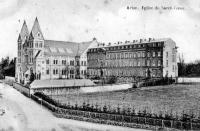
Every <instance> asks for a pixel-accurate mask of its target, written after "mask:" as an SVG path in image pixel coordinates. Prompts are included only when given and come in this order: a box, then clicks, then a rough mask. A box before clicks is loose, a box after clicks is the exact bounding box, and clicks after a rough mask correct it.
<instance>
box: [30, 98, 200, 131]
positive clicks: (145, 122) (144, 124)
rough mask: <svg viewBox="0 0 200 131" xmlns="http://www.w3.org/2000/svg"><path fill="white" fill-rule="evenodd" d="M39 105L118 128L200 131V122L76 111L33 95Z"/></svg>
mask: <svg viewBox="0 0 200 131" xmlns="http://www.w3.org/2000/svg"><path fill="white" fill-rule="evenodd" d="M31 98H32V99H34V100H35V101H36V102H38V103H39V104H42V105H44V106H45V107H47V108H48V109H50V110H51V111H53V113H54V115H55V116H57V117H61V118H68V119H76V120H83V121H89V122H95V123H101V124H110V125H117V126H126V127H131V128H145V129H153V130H155V129H157V128H174V129H180V130H200V123H199V122H183V121H180V120H166V119H161V118H152V117H141V116H137V115H123V114H110V113H99V112H91V111H81V110H75V109H64V108H59V107H56V106H54V105H52V104H50V103H48V102H46V101H44V100H42V99H41V98H39V97H37V96H34V95H31Z"/></svg>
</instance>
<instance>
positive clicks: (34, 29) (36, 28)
mask: <svg viewBox="0 0 200 131" xmlns="http://www.w3.org/2000/svg"><path fill="white" fill-rule="evenodd" d="M38 33H40V35H41V38H42V39H44V37H43V34H42V31H41V28H40V25H39V22H38V19H37V17H36V18H35V21H34V24H33V27H32V30H31V35H32V36H33V38H35V37H36V36H37V35H38Z"/></svg>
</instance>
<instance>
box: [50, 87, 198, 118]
mask: <svg viewBox="0 0 200 131" xmlns="http://www.w3.org/2000/svg"><path fill="white" fill-rule="evenodd" d="M53 99H55V100H57V101H59V102H60V103H64V104H68V102H70V104H71V105H75V104H76V103H78V105H82V103H83V102H86V103H90V104H93V105H95V104H96V103H97V104H98V105H101V106H102V107H103V106H104V105H107V106H108V105H109V106H108V107H109V108H110V109H113V108H115V109H116V108H117V107H118V106H120V108H127V107H130V108H132V107H134V108H135V110H136V112H137V111H138V110H144V109H146V110H147V112H151V113H160V111H161V112H162V113H166V112H167V113H170V112H172V113H173V114H178V115H181V113H182V112H183V111H184V112H185V113H187V114H191V113H194V114H195V115H196V116H197V117H198V115H199V113H200V110H199V109H200V105H199V104H200V84H198V85H168V86H155V87H144V88H138V89H131V90H124V91H115V92H98V93H90V94H73V95H72V94H71V95H65V96H53Z"/></svg>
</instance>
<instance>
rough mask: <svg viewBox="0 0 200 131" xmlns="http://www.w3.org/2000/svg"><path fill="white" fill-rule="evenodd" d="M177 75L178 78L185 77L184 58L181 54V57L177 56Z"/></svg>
mask: <svg viewBox="0 0 200 131" xmlns="http://www.w3.org/2000/svg"><path fill="white" fill-rule="evenodd" d="M178 75H179V76H185V75H186V69H185V58H184V56H183V54H182V55H180V54H179V63H178Z"/></svg>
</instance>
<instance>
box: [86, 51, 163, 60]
mask: <svg viewBox="0 0 200 131" xmlns="http://www.w3.org/2000/svg"><path fill="white" fill-rule="evenodd" d="M146 55H147V57H160V56H161V52H160V51H158V52H156V51H153V52H147V53H145V52H121V53H108V54H106V59H123V58H127V59H129V58H144V57H146ZM88 59H89V60H91V59H99V55H95V54H94V55H88ZM101 59H103V58H101Z"/></svg>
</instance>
